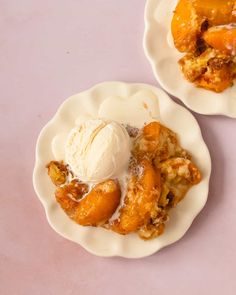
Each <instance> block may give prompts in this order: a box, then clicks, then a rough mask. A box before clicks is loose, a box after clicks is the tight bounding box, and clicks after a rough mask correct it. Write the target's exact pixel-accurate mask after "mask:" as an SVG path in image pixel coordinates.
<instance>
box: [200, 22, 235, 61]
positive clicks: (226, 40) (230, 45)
mask: <svg viewBox="0 0 236 295" xmlns="http://www.w3.org/2000/svg"><path fill="white" fill-rule="evenodd" d="M203 38H204V40H205V41H206V43H207V44H209V45H210V46H212V47H213V48H215V49H217V50H219V51H221V52H223V53H225V54H230V55H232V56H235V55H236V27H230V26H225V27H212V28H210V29H209V30H207V31H206V32H205V33H204V35H203Z"/></svg>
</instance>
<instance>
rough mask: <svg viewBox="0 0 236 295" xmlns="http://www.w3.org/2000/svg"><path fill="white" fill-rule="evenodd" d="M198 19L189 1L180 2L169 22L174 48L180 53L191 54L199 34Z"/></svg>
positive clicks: (181, 0)
mask: <svg viewBox="0 0 236 295" xmlns="http://www.w3.org/2000/svg"><path fill="white" fill-rule="evenodd" d="M199 27H200V26H199V22H198V17H197V15H196V14H195V11H194V9H193V6H192V2H191V1H189V0H180V1H179V2H178V4H177V6H176V8H175V11H174V15H173V19H172V22H171V32H172V36H173V39H174V44H175V47H176V48H177V49H178V50H179V51H180V52H193V51H194V50H195V47H196V41H197V35H198V32H199Z"/></svg>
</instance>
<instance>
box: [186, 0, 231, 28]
mask: <svg viewBox="0 0 236 295" xmlns="http://www.w3.org/2000/svg"><path fill="white" fill-rule="evenodd" d="M189 2H192V5H193V8H194V9H195V12H196V14H197V15H198V16H199V17H200V18H206V19H207V20H208V22H209V24H210V25H211V26H217V25H224V24H229V23H231V22H235V21H236V14H235V10H234V9H235V6H236V1H235V0H190V1H189Z"/></svg>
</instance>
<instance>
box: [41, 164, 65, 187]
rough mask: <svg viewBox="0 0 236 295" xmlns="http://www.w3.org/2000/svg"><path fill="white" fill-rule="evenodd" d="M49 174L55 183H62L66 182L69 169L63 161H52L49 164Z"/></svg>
mask: <svg viewBox="0 0 236 295" xmlns="http://www.w3.org/2000/svg"><path fill="white" fill-rule="evenodd" d="M46 168H47V169H48V175H49V177H50V178H51V181H52V182H53V183H54V184H55V185H57V186H58V185H62V184H64V183H65V182H66V179H67V176H68V170H67V167H66V165H64V164H63V162H58V161H51V162H50V163H48V164H47V166H46Z"/></svg>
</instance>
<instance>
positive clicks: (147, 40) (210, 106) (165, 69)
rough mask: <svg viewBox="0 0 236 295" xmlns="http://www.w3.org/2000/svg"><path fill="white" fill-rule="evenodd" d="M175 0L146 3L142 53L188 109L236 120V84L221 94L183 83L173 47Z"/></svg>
mask: <svg viewBox="0 0 236 295" xmlns="http://www.w3.org/2000/svg"><path fill="white" fill-rule="evenodd" d="M177 2H178V0H147V3H146V8H145V33H144V50H145V54H146V56H147V58H148V60H149V61H150V63H151V66H152V69H153V72H154V75H155V77H156V79H157V80H158V82H159V83H160V84H161V86H162V87H163V88H164V89H165V90H166V91H168V92H169V93H170V94H171V95H173V96H175V97H177V98H179V99H180V100H181V101H183V103H184V104H185V105H186V106H188V107H189V108H190V109H191V110H193V111H195V112H197V113H200V114H205V115H226V116H228V117H233V118H236V83H235V85H234V86H233V87H231V88H229V89H227V90H225V91H224V92H222V93H214V92H211V91H208V90H205V89H201V88H197V87H195V86H194V84H192V83H189V82H188V81H186V80H185V79H184V77H183V75H182V73H181V71H180V68H179V65H178V60H179V59H180V58H181V57H182V56H183V54H182V53H179V52H178V51H177V49H176V48H175V47H174V45H173V41H172V36H171V30H170V25H171V19H172V16H173V11H174V9H175V7H176V3H177Z"/></svg>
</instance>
